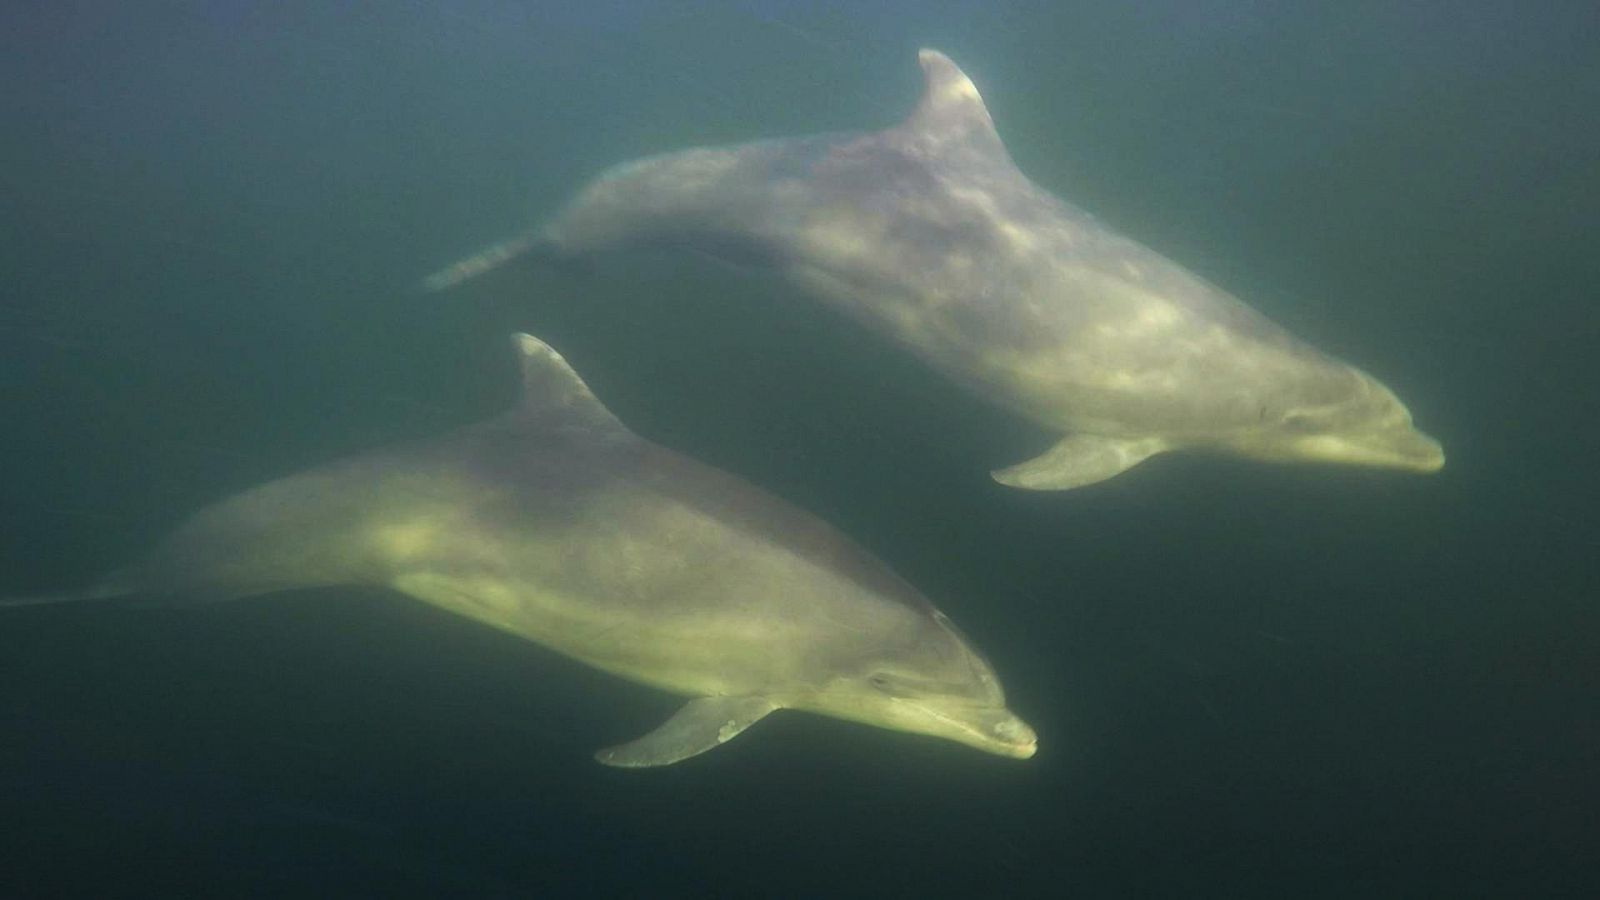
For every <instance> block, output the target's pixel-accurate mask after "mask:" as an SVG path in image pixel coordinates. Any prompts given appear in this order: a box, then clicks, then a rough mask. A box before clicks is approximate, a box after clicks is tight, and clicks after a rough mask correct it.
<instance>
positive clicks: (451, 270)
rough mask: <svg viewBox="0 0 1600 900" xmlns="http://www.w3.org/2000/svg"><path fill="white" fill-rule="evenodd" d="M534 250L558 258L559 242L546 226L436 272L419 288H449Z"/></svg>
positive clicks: (428, 291) (431, 291) (430, 290)
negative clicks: (553, 240)
mask: <svg viewBox="0 0 1600 900" xmlns="http://www.w3.org/2000/svg"><path fill="white" fill-rule="evenodd" d="M530 253H531V254H533V255H536V256H543V257H549V258H554V257H555V245H554V244H553V243H552V242H551V241H550V239H549V238H548V237H546V236H545V233H544V229H542V228H541V229H534V230H531V231H524V232H522V233H521V234H518V235H515V236H513V237H509V238H507V239H505V240H503V241H500V242H499V243H496V244H492V245H490V246H489V247H486V248H484V249H483V250H480V251H478V252H477V253H474V254H473V255H471V256H469V257H467V258H466V259H463V260H460V261H459V262H456V263H453V264H452V265H450V266H447V267H445V268H443V269H440V270H439V271H437V272H434V273H433V274H432V275H429V276H428V277H427V278H424V279H423V280H422V283H421V284H420V285H418V288H419V289H420V290H421V291H422V292H423V293H425V294H436V293H439V292H440V291H447V290H449V289H451V288H453V287H455V286H456V285H458V284H461V283H463V282H466V281H470V280H472V279H474V278H476V277H478V276H479V275H482V274H483V273H485V272H488V271H490V270H492V269H498V268H500V267H501V266H503V265H505V264H506V263H508V262H511V261H512V260H515V259H517V258H519V257H521V256H524V255H527V254H530Z"/></svg>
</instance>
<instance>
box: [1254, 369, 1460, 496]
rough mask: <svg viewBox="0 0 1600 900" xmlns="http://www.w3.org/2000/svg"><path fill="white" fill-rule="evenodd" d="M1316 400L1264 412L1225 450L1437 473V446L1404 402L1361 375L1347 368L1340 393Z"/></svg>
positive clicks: (1284, 459)
mask: <svg viewBox="0 0 1600 900" xmlns="http://www.w3.org/2000/svg"><path fill="white" fill-rule="evenodd" d="M1318 401H1319V402H1306V403H1298V404H1288V405H1286V406H1284V407H1283V408H1282V409H1280V410H1278V411H1277V412H1276V413H1269V414H1266V415H1265V421H1264V422H1263V423H1262V425H1261V426H1260V427H1259V428H1255V429H1251V430H1250V431H1248V432H1246V433H1245V434H1243V435H1240V436H1237V437H1235V438H1234V439H1232V440H1230V441H1228V446H1229V448H1230V449H1232V450H1234V451H1235V452H1238V453H1240V454H1243V455H1245V456H1251V457H1255V458H1257V459H1265V460H1273V461H1280V462H1328V463H1342V464H1345V465H1361V466H1373V467H1377V468H1385V469H1404V470H1407V471H1411V472H1437V471H1439V469H1440V468H1441V467H1443V466H1444V449H1443V448H1442V447H1440V446H1439V442H1438V441H1436V440H1434V439H1433V438H1431V437H1429V436H1427V435H1426V434H1423V433H1422V432H1421V431H1418V430H1417V428H1416V427H1415V426H1413V425H1412V424H1411V413H1410V412H1409V411H1408V410H1407V409H1406V407H1405V404H1403V403H1401V402H1400V399H1399V398H1398V397H1396V396H1395V395H1394V392H1392V391H1390V390H1389V389H1388V388H1387V387H1384V386H1383V385H1382V384H1381V383H1379V382H1378V380H1377V379H1375V378H1373V377H1372V376H1370V375H1368V374H1366V373H1365V372H1362V371H1360V370H1358V369H1349V370H1348V378H1347V380H1345V382H1344V389H1343V390H1340V391H1339V392H1338V394H1337V395H1336V396H1335V397H1331V398H1330V397H1322V398H1318Z"/></svg>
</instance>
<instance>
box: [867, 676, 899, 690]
mask: <svg viewBox="0 0 1600 900" xmlns="http://www.w3.org/2000/svg"><path fill="white" fill-rule="evenodd" d="M867 683H868V684H870V685H872V686H873V687H875V688H877V689H878V690H880V691H883V692H884V693H888V692H889V691H891V690H892V689H893V688H894V682H893V681H891V680H890V679H889V676H887V675H884V674H883V673H881V672H880V673H878V674H876V675H870V676H868V677H867Z"/></svg>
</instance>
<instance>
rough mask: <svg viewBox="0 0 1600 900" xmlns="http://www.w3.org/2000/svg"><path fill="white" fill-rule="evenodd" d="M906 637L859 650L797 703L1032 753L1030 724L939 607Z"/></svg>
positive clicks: (1016, 753) (1002, 751)
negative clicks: (1009, 704)
mask: <svg viewBox="0 0 1600 900" xmlns="http://www.w3.org/2000/svg"><path fill="white" fill-rule="evenodd" d="M921 618H922V624H921V627H919V628H917V629H915V632H914V633H913V634H912V635H911V636H910V637H909V638H908V639H906V640H902V641H897V642H895V643H894V644H892V645H890V646H887V647H883V648H881V649H879V650H877V651H875V652H872V653H869V654H864V655H863V656H862V657H860V658H858V659H856V660H854V661H853V662H852V664H851V665H850V666H848V667H846V668H845V671H844V672H842V673H841V674H839V675H837V676H836V677H834V678H833V679H831V680H830V681H829V682H828V683H827V684H826V685H824V686H823V687H822V688H821V689H820V690H818V691H816V692H815V693H812V694H810V695H808V696H806V697H804V698H801V699H799V700H797V701H796V702H795V703H794V704H793V705H794V706H795V707H796V708H799V709H806V710H809V711H811V712H816V713H821V714H823V715H828V716H833V717H835V718H840V719H849V720H851V721H856V722H864V723H866V724H868V725H875V726H877V727H879V728H888V729H893V730H895V731H909V732H912V733H914V734H926V735H932V736H933V737H940V738H945V739H947V740H952V741H956V742H958V743H962V744H966V745H968V746H971V747H976V748H978V749H979V750H984V751H986V752H989V753H995V754H999V755H1001V756H1010V757H1015V758H1017V759H1027V758H1028V757H1030V756H1033V754H1034V751H1035V750H1036V749H1037V748H1038V738H1037V737H1036V736H1035V735H1034V733H1033V729H1032V728H1029V727H1028V725H1027V723H1025V722H1023V721H1022V720H1021V719H1020V718H1018V717H1017V716H1016V714H1015V713H1013V712H1011V710H1009V709H1007V708H1006V699H1005V692H1004V691H1002V690H1001V688H1000V681H999V679H998V678H996V677H995V674H994V670H993V669H992V668H990V666H989V663H988V662H987V661H986V660H985V659H984V658H983V657H982V656H981V655H980V654H979V653H978V652H977V651H976V650H974V649H973V648H972V647H971V645H969V644H968V643H967V641H966V639H965V638H964V637H963V636H962V635H961V633H960V632H959V631H957V630H956V628H955V626H954V625H952V624H951V623H950V620H949V619H948V618H946V617H945V615H944V613H941V612H938V611H937V610H932V611H930V612H929V613H928V614H927V615H926V616H924V617H921Z"/></svg>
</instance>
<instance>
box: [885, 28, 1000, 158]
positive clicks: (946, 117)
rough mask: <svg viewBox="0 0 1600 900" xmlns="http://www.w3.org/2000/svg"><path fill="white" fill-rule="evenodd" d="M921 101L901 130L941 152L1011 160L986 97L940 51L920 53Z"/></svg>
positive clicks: (925, 50) (918, 52)
mask: <svg viewBox="0 0 1600 900" xmlns="http://www.w3.org/2000/svg"><path fill="white" fill-rule="evenodd" d="M917 62H918V63H919V64H920V65H921V66H922V79H923V88H922V99H921V100H920V101H918V103H917V108H916V110H915V111H914V112H912V113H911V117H910V118H908V119H906V120H905V122H904V123H902V124H901V125H900V128H901V129H902V130H904V131H906V132H908V133H910V134H912V135H915V136H917V137H918V138H920V139H921V140H924V141H927V142H928V143H930V144H932V145H933V146H934V147H936V148H938V149H940V150H948V149H955V148H965V149H967V150H970V151H974V152H978V153H985V154H993V155H998V156H999V157H1000V158H1002V159H1009V158H1010V157H1009V156H1008V155H1007V154H1006V148H1005V144H1003V143H1001V142H1000V134H999V132H996V131H995V130H994V120H993V119H991V118H989V109H988V107H986V106H984V105H983V97H982V96H980V95H979V94H978V89H977V87H976V86H974V85H973V83H972V79H970V78H968V77H967V73H965V72H963V71H961V68H960V67H959V66H957V65H956V64H955V63H953V62H951V61H950V57H948V56H945V55H944V54H943V53H940V52H939V51H937V50H928V49H923V50H919V51H917Z"/></svg>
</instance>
